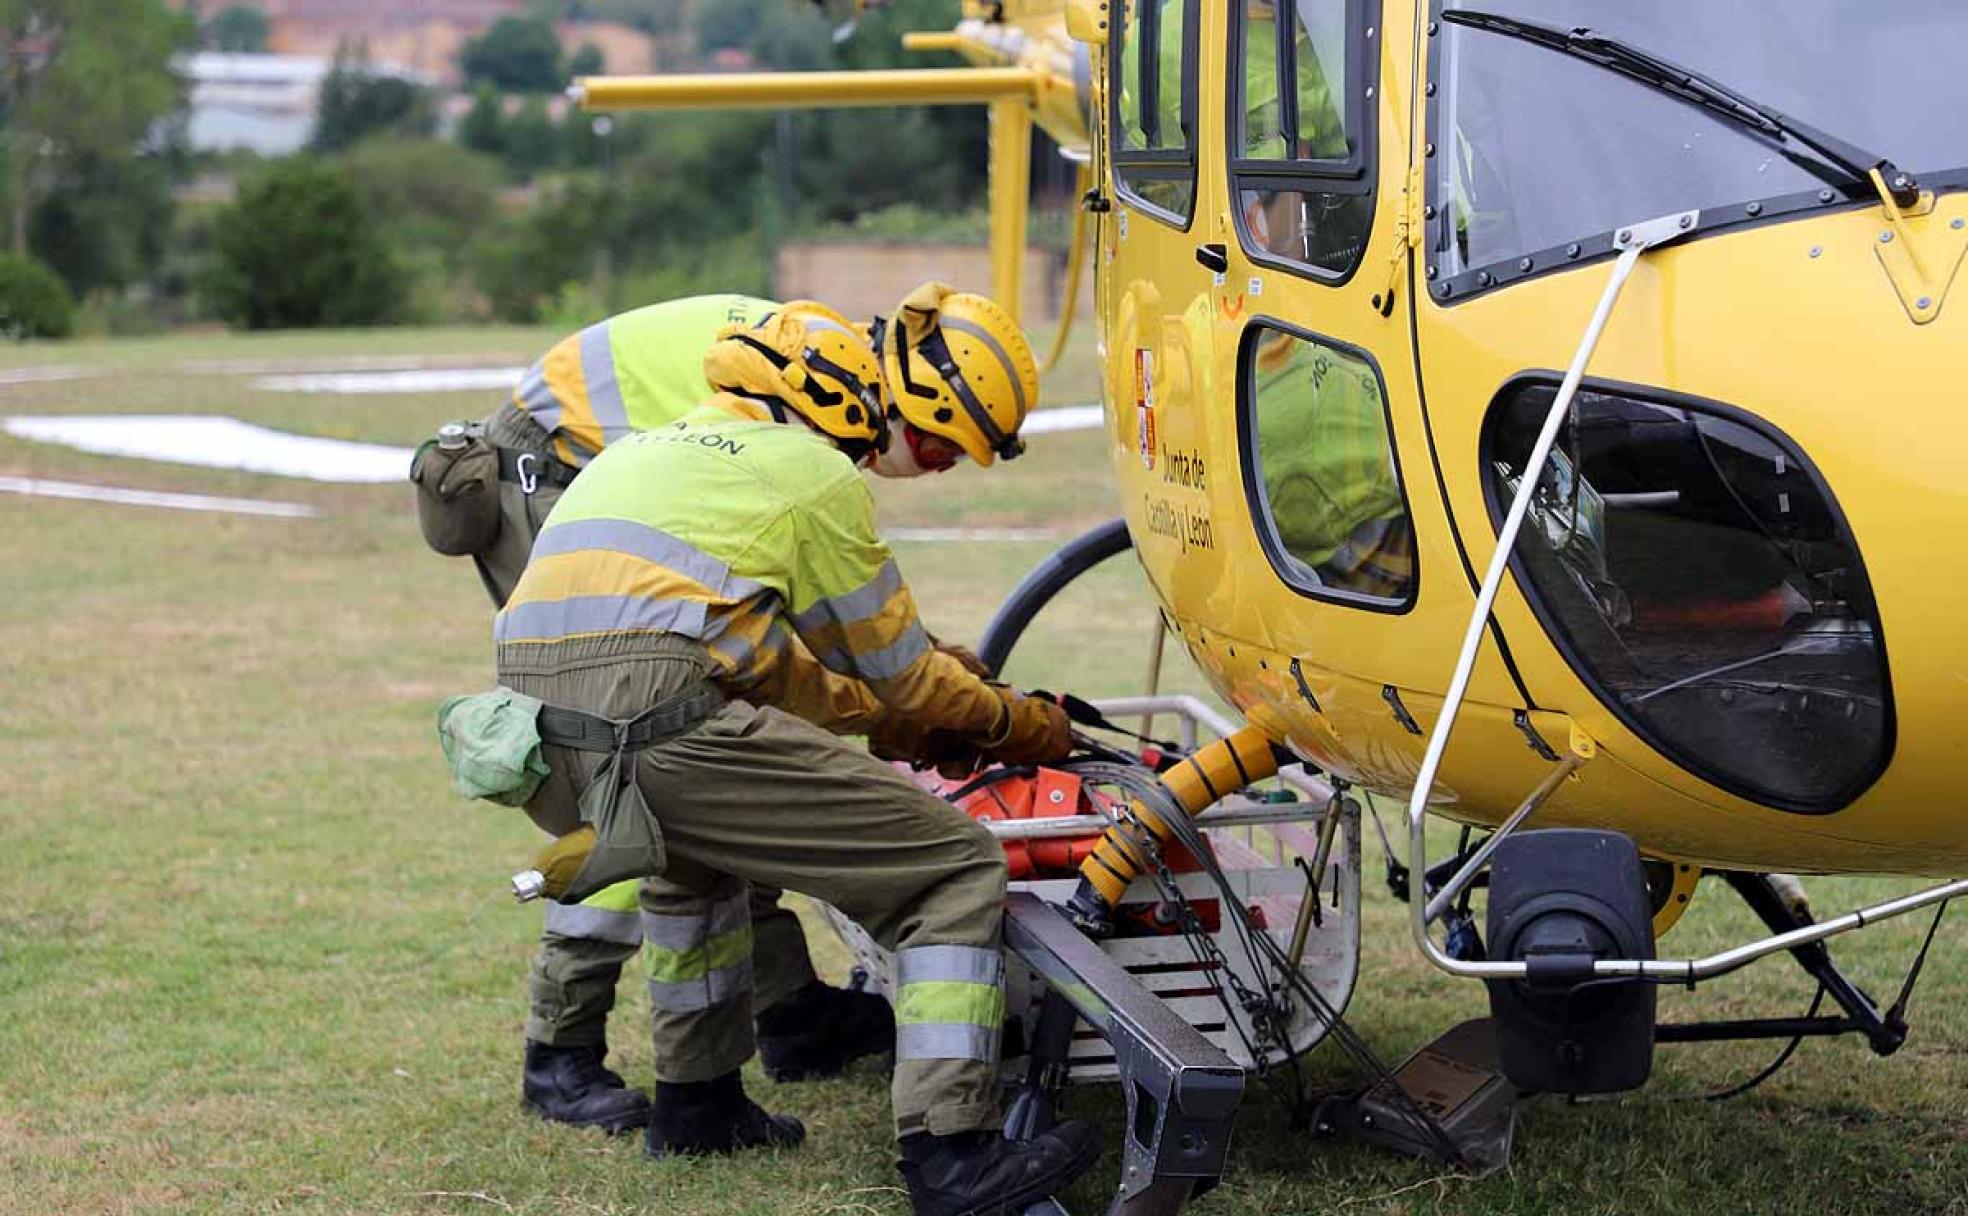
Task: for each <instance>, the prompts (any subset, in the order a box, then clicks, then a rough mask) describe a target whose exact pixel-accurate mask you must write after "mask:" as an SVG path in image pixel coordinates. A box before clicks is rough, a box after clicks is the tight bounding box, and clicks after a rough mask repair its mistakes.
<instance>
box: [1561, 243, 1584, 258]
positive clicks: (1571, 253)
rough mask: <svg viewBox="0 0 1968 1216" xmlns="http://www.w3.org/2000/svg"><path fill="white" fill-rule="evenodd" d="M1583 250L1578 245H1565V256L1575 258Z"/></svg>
mask: <svg viewBox="0 0 1968 1216" xmlns="http://www.w3.org/2000/svg"><path fill="white" fill-rule="evenodd" d="M1582 252H1584V251H1583V250H1582V249H1580V248H1579V247H1578V246H1577V245H1567V246H1565V256H1566V257H1568V258H1575V257H1577V256H1578V255H1579V254H1580V253H1582Z"/></svg>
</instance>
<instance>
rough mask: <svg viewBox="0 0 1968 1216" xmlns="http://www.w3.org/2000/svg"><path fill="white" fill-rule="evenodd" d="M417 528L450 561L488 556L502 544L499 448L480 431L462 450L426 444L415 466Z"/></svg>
mask: <svg viewBox="0 0 1968 1216" xmlns="http://www.w3.org/2000/svg"><path fill="white" fill-rule="evenodd" d="M410 480H411V481H412V482H413V483H415V485H416V487H417V526H418V527H420V528H422V529H423V532H424V543H425V544H428V545H429V546H430V547H431V548H433V549H435V550H436V551H437V552H439V553H442V554H444V555H445V556H446V557H469V556H471V555H473V554H476V553H483V552H485V551H486V550H488V549H490V548H491V547H492V543H493V542H494V541H496V540H498V539H499V449H498V448H496V447H494V446H492V443H491V441H490V440H488V439H486V438H485V436H484V435H483V434H481V433H480V431H479V428H478V427H476V426H473V427H471V428H470V429H469V430H468V431H467V432H466V435H465V441H464V443H463V444H461V445H459V446H458V447H445V446H444V445H443V444H441V443H439V442H438V441H437V440H436V439H426V440H425V441H424V442H423V444H422V445H421V446H419V447H418V448H417V454H416V455H415V456H414V457H412V458H411V461H410Z"/></svg>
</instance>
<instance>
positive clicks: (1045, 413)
mask: <svg viewBox="0 0 1968 1216" xmlns="http://www.w3.org/2000/svg"><path fill="white" fill-rule="evenodd" d="M1103 417H1104V415H1103V414H1102V413H1101V411H1100V407H1099V406H1097V405H1066V406H1061V407H1060V408H1058V409H1053V410H1034V411H1032V412H1031V413H1030V414H1027V415H1026V416H1025V425H1024V426H1023V427H1021V428H1019V429H1020V432H1021V433H1023V434H1026V435H1044V434H1048V433H1050V432H1052V431H1090V430H1092V429H1093V428H1094V427H1097V426H1099V425H1100V423H1101V420H1102V418H1103Z"/></svg>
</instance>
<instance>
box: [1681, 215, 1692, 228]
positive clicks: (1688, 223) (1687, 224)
mask: <svg viewBox="0 0 1968 1216" xmlns="http://www.w3.org/2000/svg"><path fill="white" fill-rule="evenodd" d="M1694 226H1695V217H1694V216H1692V215H1684V216H1682V217H1681V227H1682V228H1683V229H1684V230H1685V229H1688V228H1693V227H1694Z"/></svg>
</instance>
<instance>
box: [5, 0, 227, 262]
mask: <svg viewBox="0 0 1968 1216" xmlns="http://www.w3.org/2000/svg"><path fill="white" fill-rule="evenodd" d="M196 38H197V24H196V22H195V21H194V20H193V19H192V18H191V17H190V16H189V15H188V14H183V13H177V12H173V11H172V10H171V9H169V8H167V7H166V6H165V5H164V3H163V2H162V0H0V121H4V123H5V129H6V134H5V142H6V172H7V180H6V185H7V192H8V202H9V206H10V212H11V221H12V223H11V229H12V248H13V250H14V252H15V253H17V254H23V253H25V252H26V251H27V237H28V217H29V215H30V213H31V212H32V210H33V208H34V205H35V204H36V203H37V202H39V201H40V200H41V199H42V198H43V197H45V196H46V194H47V193H48V191H49V190H51V189H52V188H53V187H54V186H55V184H56V183H57V182H58V180H59V178H60V175H61V173H62V171H63V169H64V168H65V167H67V166H70V165H73V164H74V163H76V162H77V161H78V160H80V159H82V158H86V157H90V156H107V157H118V156H129V155H131V154H132V153H133V152H134V150H135V148H136V146H137V143H138V141H139V140H141V139H143V138H144V136H145V134H146V133H147V132H149V131H150V130H151V128H152V126H153V125H154V124H155V123H156V122H157V121H158V120H159V119H160V118H162V117H163V116H165V115H166V114H169V113H171V112H172V111H174V110H176V109H177V108H178V107H179V105H181V104H182V102H183V100H184V83H183V81H182V80H180V79H179V78H178V77H177V76H176V75H175V74H174V73H173V71H172V68H171V56H172V55H173V53H174V52H176V51H178V50H180V49H182V48H184V47H187V46H190V45H192V44H194V43H195V41H196Z"/></svg>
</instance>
